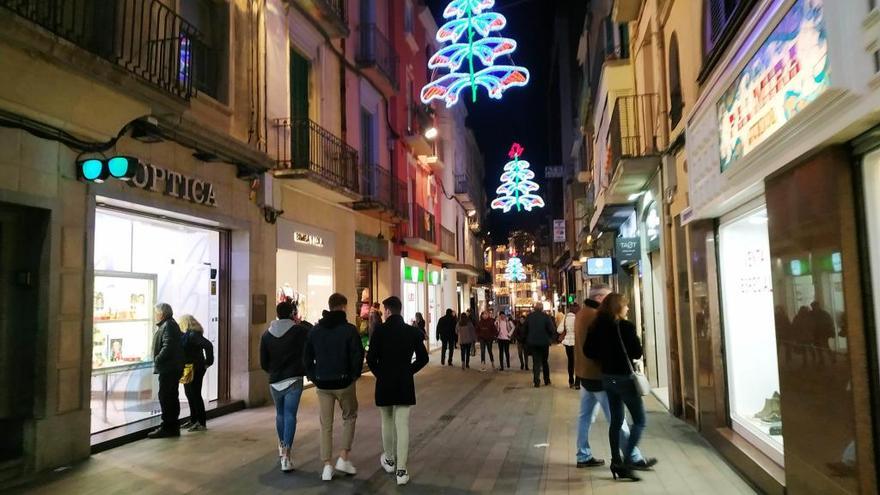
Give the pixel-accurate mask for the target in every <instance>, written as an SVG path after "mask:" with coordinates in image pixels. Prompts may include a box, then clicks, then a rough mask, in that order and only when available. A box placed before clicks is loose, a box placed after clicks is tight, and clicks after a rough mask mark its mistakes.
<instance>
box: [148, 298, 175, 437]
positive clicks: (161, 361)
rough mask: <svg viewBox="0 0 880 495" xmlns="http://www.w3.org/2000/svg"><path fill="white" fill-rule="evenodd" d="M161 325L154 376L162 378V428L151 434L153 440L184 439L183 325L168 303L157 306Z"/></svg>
mask: <svg viewBox="0 0 880 495" xmlns="http://www.w3.org/2000/svg"><path fill="white" fill-rule="evenodd" d="M155 318H156V321H157V322H158V323H156V326H157V327H158V328H157V329H156V333H154V334H153V374H156V375H159V394H158V395H159V406H160V407H161V409H162V426H160V427H159V428H157V429H156V430H154V431H153V432H151V433H150V434H149V435H147V437H149V438H167V437H179V436H180V423H179V419H180V395H179V393H178V387H179V385H180V376H181V375H182V374H183V343H182V341H181V336H182V335H181V333H180V326H178V325H177V322H176V321H174V311H173V310H172V309H171V306H170V305H169V304H167V303H159V304H157V305H156V313H155Z"/></svg>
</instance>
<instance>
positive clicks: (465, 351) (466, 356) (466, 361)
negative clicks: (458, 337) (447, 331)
mask: <svg viewBox="0 0 880 495" xmlns="http://www.w3.org/2000/svg"><path fill="white" fill-rule="evenodd" d="M473 346H474V344H459V347H461V365H462V366H464V367H465V368H470V367H471V347H473Z"/></svg>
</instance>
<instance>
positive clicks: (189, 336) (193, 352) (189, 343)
mask: <svg viewBox="0 0 880 495" xmlns="http://www.w3.org/2000/svg"><path fill="white" fill-rule="evenodd" d="M183 356H184V362H185V363H186V364H192V365H193V368H195V369H197V370H205V369H207V368H208V367H210V366H211V365H212V364H214V345H213V344H211V341H210V340H208V339H206V338H205V335H204V334H203V333H202V332H194V331H192V330H187V332H186V333H185V334H183Z"/></svg>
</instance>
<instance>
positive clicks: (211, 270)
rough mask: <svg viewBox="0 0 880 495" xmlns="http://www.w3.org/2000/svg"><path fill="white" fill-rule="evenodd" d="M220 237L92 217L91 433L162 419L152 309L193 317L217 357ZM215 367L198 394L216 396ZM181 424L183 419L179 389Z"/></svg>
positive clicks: (101, 213)
mask: <svg viewBox="0 0 880 495" xmlns="http://www.w3.org/2000/svg"><path fill="white" fill-rule="evenodd" d="M219 263H220V232H218V231H216V230H211V229H207V228H204V227H200V226H195V225H190V224H184V223H174V222H169V221H166V220H160V219H155V218H152V217H145V216H140V215H138V214H135V213H128V212H123V211H117V210H111V209H106V208H100V207H99V208H98V209H97V211H96V213H95V258H94V266H95V278H94V293H93V315H94V327H93V333H92V335H93V337H92V379H91V382H92V383H91V390H92V393H91V409H92V428H91V429H92V433H97V432H101V431H105V430H108V429H111V428H114V427H117V426H122V425H125V424H128V423H132V422H135V421H140V420H143V419H147V418H149V417H152V416H156V415H158V414H159V412H160V410H159V404H158V399H157V396H156V393H157V391H158V384H157V382H156V378H155V375H153V361H152V360H153V355H152V352H153V348H152V343H153V333H154V331H155V329H156V327H155V323H156V322H155V321H154V320H153V308H154V306H155V305H156V303H158V302H166V303H168V304H170V305H171V307H172V308H173V309H174V315H175V317H176V318H177V319H179V318H180V316H182V315H185V314H190V315H192V316H194V317H195V318H196V320H198V321H199V322H200V323H201V324H202V326H203V327H204V329H205V337H206V338H208V340H210V341H211V342H212V343H213V344H214V351H215V355H217V354H219V352H220V349H219V287H218V285H219V282H220V281H219V277H218V271H219ZM219 372H220V371H219V366H217V365H215V366H212V367H210V368H209V369H208V373H207V374H206V375H205V384H204V389H203V391H202V395H203V396H204V398H205V399H206V401H215V400H217V396H218V374H219ZM180 397H181V405H182V407H183V411H182V412H181V417H184V416H186V415H187V414H188V408H187V405H186V399H185V395H184V394H183V391H182V390H181V394H180Z"/></svg>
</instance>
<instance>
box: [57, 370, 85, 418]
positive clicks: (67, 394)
mask: <svg viewBox="0 0 880 495" xmlns="http://www.w3.org/2000/svg"><path fill="white" fill-rule="evenodd" d="M79 377H80V369H79V368H78V367H77V368H64V369H60V370H58V412H60V413H63V412H68V411H74V410H76V409H79V407H80V402H81V400H80V397H81V395H80V385H81V384H80V382H79Z"/></svg>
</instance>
